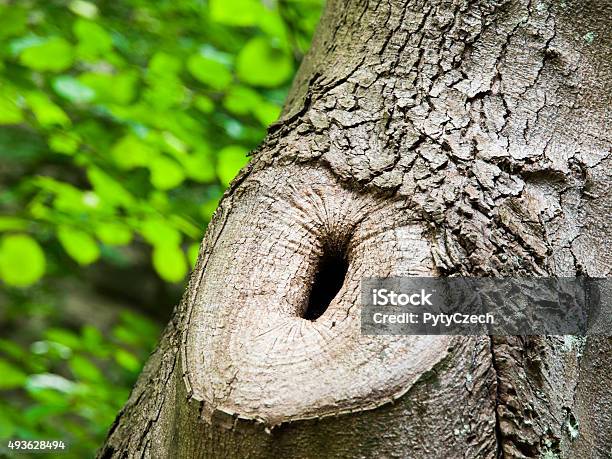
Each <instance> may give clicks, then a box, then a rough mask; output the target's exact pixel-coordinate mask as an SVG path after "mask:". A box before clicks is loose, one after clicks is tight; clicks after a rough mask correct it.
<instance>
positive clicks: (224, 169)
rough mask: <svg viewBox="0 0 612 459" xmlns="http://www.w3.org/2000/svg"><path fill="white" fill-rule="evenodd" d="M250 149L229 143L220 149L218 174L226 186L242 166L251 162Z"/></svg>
mask: <svg viewBox="0 0 612 459" xmlns="http://www.w3.org/2000/svg"><path fill="white" fill-rule="evenodd" d="M247 153H248V150H247V149H246V148H244V147H242V146H240V145H229V146H227V147H225V148H223V149H221V151H219V159H218V163H217V175H218V176H219V179H220V180H221V183H223V184H224V185H225V186H227V185H229V184H230V182H231V181H232V180H233V179H234V177H235V176H236V174H238V172H239V171H240V169H242V167H243V166H244V165H245V164H246V163H248V162H249V159H248V158H247V156H246V155H247Z"/></svg>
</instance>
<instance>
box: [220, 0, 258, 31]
mask: <svg viewBox="0 0 612 459" xmlns="http://www.w3.org/2000/svg"><path fill="white" fill-rule="evenodd" d="M209 9H210V18H211V19H212V20H213V21H215V22H219V23H221V24H227V25H232V26H252V25H255V24H256V23H257V19H258V17H259V15H260V14H261V13H262V12H263V5H262V4H261V2H260V1H259V0H210V2H209Z"/></svg>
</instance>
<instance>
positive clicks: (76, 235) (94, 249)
mask: <svg viewBox="0 0 612 459" xmlns="http://www.w3.org/2000/svg"><path fill="white" fill-rule="evenodd" d="M57 237H58V239H59V241H60V242H61V244H62V246H63V247H64V250H65V251H66V253H68V255H70V256H71V257H72V258H73V259H74V260H75V261H76V262H77V263H79V264H80V265H88V264H91V263H93V262H94V261H96V260H97V259H98V258H99V257H100V248H99V247H98V244H97V243H96V241H95V240H94V238H92V237H91V236H90V235H89V234H87V233H86V232H84V231H81V230H78V229H76V228H71V227H69V226H60V227H59V228H58V230H57Z"/></svg>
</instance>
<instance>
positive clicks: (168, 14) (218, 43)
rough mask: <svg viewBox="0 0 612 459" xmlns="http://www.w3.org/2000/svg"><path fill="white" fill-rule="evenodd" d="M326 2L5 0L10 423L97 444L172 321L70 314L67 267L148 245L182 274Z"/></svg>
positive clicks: (1, 293) (1, 165) (172, 271)
mask: <svg viewBox="0 0 612 459" xmlns="http://www.w3.org/2000/svg"><path fill="white" fill-rule="evenodd" d="M321 7H322V0H208V1H206V0H155V1H153V0H148V1H147V0H123V1H115V0H99V1H85V0H45V1H43V0H19V1H7V0H0V337H1V338H0V440H2V439H6V438H21V439H31V438H32V439H36V438H55V439H64V440H65V441H68V442H69V443H70V444H71V445H72V446H71V449H70V451H69V453H65V454H64V456H63V457H89V456H91V455H92V454H93V451H94V450H95V448H96V447H98V446H99V444H100V442H101V440H102V438H103V436H104V434H105V432H106V430H107V428H108V426H109V424H110V422H112V419H113V418H114V415H115V413H116V412H117V410H118V409H119V408H120V407H121V406H122V404H123V403H124V402H125V400H126V398H127V395H128V393H129V388H130V387H131V385H132V384H133V383H134V381H135V378H136V376H137V374H138V372H139V371H140V369H141V366H142V363H143V361H144V360H145V358H146V355H147V354H148V353H149V352H150V351H151V349H152V348H153V346H154V343H155V342H156V340H157V337H158V334H159V329H160V327H159V326H158V325H156V324H155V323H154V322H153V321H152V320H150V319H147V318H146V317H145V315H143V314H142V313H139V312H136V311H123V312H121V313H117V314H114V315H113V319H112V321H111V322H109V323H107V324H106V325H105V326H104V327H99V326H98V325H99V324H96V323H93V319H92V323H81V322H82V321H81V322H78V321H75V320H67V319H66V317H62V316H61V313H60V312H58V311H60V309H61V308H59V307H58V308H56V307H55V306H56V305H59V304H60V303H62V296H63V295H70V291H69V290H65V291H64V287H62V286H63V285H64V283H63V282H64V281H65V280H66V279H69V278H75V277H76V278H77V279H79V280H80V281H83V278H82V277H79V276H81V274H82V273H83V272H85V271H84V270H87V269H95V268H96V267H97V266H110V267H113V266H115V267H120V268H121V269H124V270H129V269H130V267H135V266H136V265H137V264H138V263H140V260H141V259H142V258H143V257H142V256H141V255H143V254H144V255H143V256H144V258H145V260H148V264H149V266H150V267H151V268H152V269H151V275H152V276H157V277H158V278H157V282H160V283H167V284H177V285H179V286H180V285H181V283H184V281H185V279H186V276H187V274H188V271H189V269H190V266H193V264H194V263H195V258H196V257H197V249H198V245H199V242H200V239H201V237H202V235H203V233H204V230H205V227H206V225H207V223H208V221H209V220H210V218H211V215H212V213H213V211H214V210H215V208H216V206H217V203H218V200H219V198H220V196H221V195H222V193H223V190H224V189H225V187H227V185H228V184H229V183H230V181H231V180H232V179H233V177H234V176H235V175H236V173H237V172H238V170H239V169H240V168H241V167H242V166H244V164H246V162H247V160H248V158H247V156H246V155H247V153H248V152H249V151H250V150H252V149H253V148H254V147H255V146H256V145H257V144H258V143H259V142H260V141H261V140H262V139H263V137H264V135H265V131H266V128H267V126H268V125H269V124H270V123H272V122H274V121H275V120H276V119H277V117H278V115H279V113H280V107H281V104H282V102H283V100H284V98H285V96H286V93H287V91H288V87H289V84H290V82H291V79H292V77H293V74H294V72H295V70H296V69H297V66H298V65H299V60H300V59H301V56H302V55H303V53H304V52H305V50H306V49H307V47H308V45H309V43H310V39H311V35H312V32H313V30H314V28H315V26H316V23H317V21H318V17H319V14H320V10H321ZM153 273H155V274H153ZM124 300H125V299H124ZM127 300H129V299H127ZM124 302H125V301H124ZM33 324H35V325H33ZM3 446H4V445H0V456H1V455H2V454H3V451H2V449H1V448H2V447H3ZM66 454H67V455H66Z"/></svg>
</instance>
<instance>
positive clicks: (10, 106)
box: [0, 93, 23, 125]
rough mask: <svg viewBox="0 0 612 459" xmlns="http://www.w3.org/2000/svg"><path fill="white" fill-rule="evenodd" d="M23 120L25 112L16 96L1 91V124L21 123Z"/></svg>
mask: <svg viewBox="0 0 612 459" xmlns="http://www.w3.org/2000/svg"><path fill="white" fill-rule="evenodd" d="M22 121H23V113H22V112H21V108H20V107H19V105H18V104H17V101H16V100H15V98H14V97H10V96H9V94H5V93H0V125H3V124H19V123H21V122H22Z"/></svg>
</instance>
